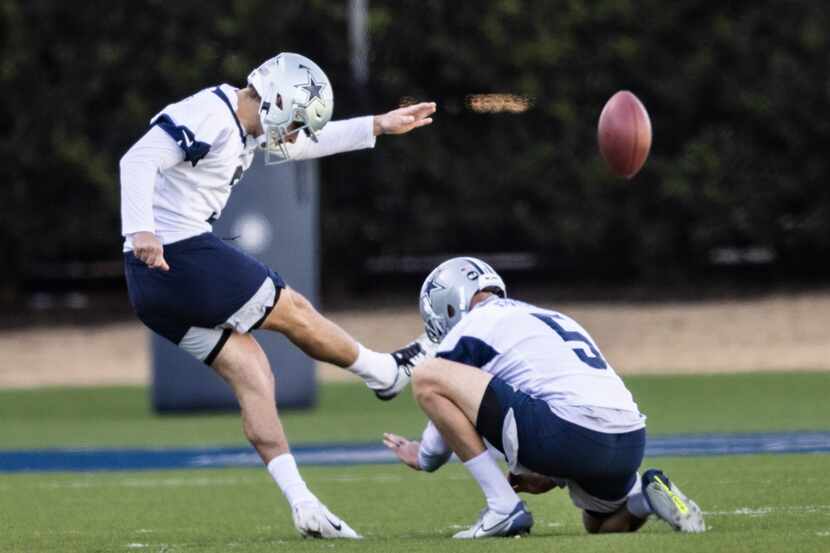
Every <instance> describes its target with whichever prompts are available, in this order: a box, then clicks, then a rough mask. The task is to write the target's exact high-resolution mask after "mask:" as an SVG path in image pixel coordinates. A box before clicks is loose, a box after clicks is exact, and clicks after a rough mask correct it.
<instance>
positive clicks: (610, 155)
mask: <svg viewBox="0 0 830 553" xmlns="http://www.w3.org/2000/svg"><path fill="white" fill-rule="evenodd" d="M597 139H598V141H599V151H600V153H601V154H602V157H603V158H604V159H605V161H606V162H607V163H608V165H609V167H610V168H611V171H612V172H613V173H614V174H616V175H619V176H620V177H625V178H627V179H630V178H631V177H633V176H634V175H636V174H637V173H638V172H639V171H640V169H642V168H643V164H644V163H645V162H646V158H647V157H648V151H649V149H651V120H649V118H648V112H647V111H646V108H645V107H644V106H643V104H642V102H640V100H639V99H638V98H637V97H636V96H634V94H632V93H631V92H629V91H627V90H620V91H619V92H617V93H616V94H614V95H613V96H611V99H610V100H608V102H606V104H605V107H604V108H602V113H600V115H599V125H598V126H597Z"/></svg>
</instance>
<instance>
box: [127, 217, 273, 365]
mask: <svg viewBox="0 0 830 553" xmlns="http://www.w3.org/2000/svg"><path fill="white" fill-rule="evenodd" d="M164 259H165V260H166V261H167V264H168V265H169V266H170V270H169V271H167V272H164V271H161V270H159V269H150V268H149V267H147V265H145V264H144V263H143V262H142V261H141V260H139V259H138V258H137V257H136V256H135V255H134V254H133V253H132V252H126V253H125V254H124V272H125V275H126V277H127V289H128V292H129V295H130V303H131V304H132V306H133V309H134V310H135V312H136V314H137V315H138V318H139V319H141V321H142V322H143V323H144V324H145V325H147V326H148V327H149V328H150V329H151V330H153V331H154V332H156V333H157V334H159V335H161V336H163V337H165V338H167V339H168V340H170V341H171V342H173V343H174V344H177V345H179V346H180V347H182V348H183V349H184V350H186V351H188V352H189V353H191V354H193V355H194V356H195V357H197V358H198V359H200V360H202V361H204V362H205V363H207V364H208V365H209V364H211V363H212V362H213V360H214V359H215V358H216V355H217V354H218V353H219V351H220V350H221V349H222V346H223V345H224V343H225V341H227V339H228V337H229V336H230V335H231V332H232V331H237V332H243V333H244V332H248V331H250V330H253V329H254V328H257V327H258V326H259V325H260V324H261V323H262V322H263V321H264V320H265V317H267V316H268V313H269V312H270V311H271V309H272V308H273V307H274V305H276V302H277V300H278V299H279V295H280V291H281V290H282V289H283V288H285V282H283V280H282V278H281V277H280V276H279V275H278V274H277V273H275V272H274V271H272V270H271V269H270V268H269V267H268V266H266V265H264V264H263V263H261V262H259V261H258V260H256V259H254V258H253V257H251V256H250V255H248V254H247V253H245V252H243V251H241V250H239V249H237V248H236V247H234V246H231V245H229V244H227V243H225V242H223V241H222V240H220V239H219V238H217V237H216V236H214V235H213V234H212V233H205V234H200V235H198V236H194V237H192V238H188V239H186V240H181V241H179V242H173V243H172V244H166V245H165V246H164Z"/></svg>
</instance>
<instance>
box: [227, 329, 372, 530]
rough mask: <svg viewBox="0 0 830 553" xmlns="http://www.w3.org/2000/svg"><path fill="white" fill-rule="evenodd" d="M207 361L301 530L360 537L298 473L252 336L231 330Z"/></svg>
mask: <svg viewBox="0 0 830 553" xmlns="http://www.w3.org/2000/svg"><path fill="white" fill-rule="evenodd" d="M211 366H212V367H213V369H214V370H215V371H216V372H217V373H218V374H219V375H220V376H221V377H222V378H224V379H225V380H226V381H227V382H228V384H230V386H231V388H232V389H233V391H234V394H236V398H237V400H238V401H239V407H240V410H241V414H242V429H243V431H244V433H245V437H246V438H248V441H249V442H251V445H253V446H254V448H255V449H256V451H257V453H259V456H260V458H262V461H263V463H265V464H266V466H267V467H268V472H269V473H271V476H272V477H273V478H274V481H275V482H276V483H277V485H278V486H279V487H280V489H281V490H282V492H283V494H284V495H285V497H286V499H287V500H288V502H289V504H290V505H291V510H292V513H293V516H294V525H295V526H296V527H297V530H299V531H300V533H301V534H303V535H304V536H313V537H325V538H356V537H358V535H357V533H355V531H354V530H352V529H351V528H350V527H349V526H348V525H347V524H346V523H345V522H343V521H342V520H340V519H339V518H337V517H336V516H334V515H332V514H331V513H330V512H329V511H328V509H326V507H325V506H324V505H322V504H321V503H320V502H319V500H318V499H317V498H316V497H315V496H314V494H312V493H311V491H309V489H308V487H307V486H306V483H305V481H303V479H302V477H301V476H300V473H299V471H298V470H297V464H296V462H295V460H294V457H293V455H291V453H290V451H289V448H288V440H287V439H286V437H285V432H284V430H283V428H282V423H281V422H280V419H279V416H278V415H277V407H276V398H275V389H274V386H275V382H274V375H273V373H272V372H271V367H270V364H269V363H268V358H267V357H266V356H265V352H263V351H262V348H261V347H260V345H259V344H258V343H257V341H256V340H255V339H254V337H253V336H251V335H249V334H239V333H237V332H234V333H232V334H231V336H230V337H229V338H228V341H227V342H226V343H225V344H224V346H223V347H222V350H221V351H220V352H219V354H218V355H217V356H216V358H215V359H214V361H213V363H212V364H211Z"/></svg>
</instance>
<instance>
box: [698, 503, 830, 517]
mask: <svg viewBox="0 0 830 553" xmlns="http://www.w3.org/2000/svg"><path fill="white" fill-rule="evenodd" d="M826 511H830V505H789V506H782V507H739V508H737V509H735V510H734V511H704V512H703V514H704V515H706V516H748V517H765V516H768V515H771V514H773V513H777V514H794V515H800V514H814V513H823V512H826Z"/></svg>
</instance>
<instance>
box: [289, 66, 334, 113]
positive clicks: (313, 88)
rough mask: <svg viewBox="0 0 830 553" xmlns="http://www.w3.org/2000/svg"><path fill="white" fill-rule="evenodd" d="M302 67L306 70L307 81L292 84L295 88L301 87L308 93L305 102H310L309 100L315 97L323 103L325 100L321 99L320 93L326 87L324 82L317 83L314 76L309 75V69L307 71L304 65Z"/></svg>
mask: <svg viewBox="0 0 830 553" xmlns="http://www.w3.org/2000/svg"><path fill="white" fill-rule="evenodd" d="M304 69H305V70H306V71H307V76H308V82H307V83H300V84H295V85H294V86H296V87H297V88H302V89H303V90H305V91H306V93H307V94H308V100H307V101H306V104H310V103H311V101H312V100H314V99H315V98H317V99H318V100H320V101H321V102H324V103H325V101H324V100H323V94H322V93H323V90H325V88H326V83H318V82H317V81H315V80H314V77H312V76H311V71H309V70H308V68H307V67H304Z"/></svg>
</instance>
